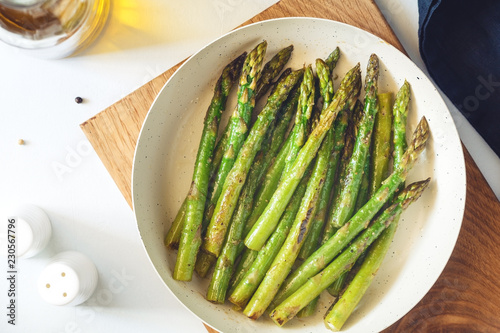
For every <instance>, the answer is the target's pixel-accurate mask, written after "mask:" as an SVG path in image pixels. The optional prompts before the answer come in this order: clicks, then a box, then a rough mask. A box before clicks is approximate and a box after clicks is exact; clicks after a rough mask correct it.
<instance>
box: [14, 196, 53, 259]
mask: <svg viewBox="0 0 500 333" xmlns="http://www.w3.org/2000/svg"><path fill="white" fill-rule="evenodd" d="M13 213H14V214H13V215H12V216H11V217H10V218H15V223H14V225H15V229H14V231H15V235H16V256H17V257H18V258H30V257H33V256H34V255H37V254H38V253H40V252H41V251H42V250H43V249H44V248H45V247H46V246H47V244H48V243H49V240H50V237H51V236H52V225H51V223H50V219H49V217H48V216H47V214H46V213H45V212H44V211H43V210H42V209H41V208H40V207H38V206H35V205H32V204H23V205H20V206H18V207H17V208H16V209H15V210H14V211H13Z"/></svg>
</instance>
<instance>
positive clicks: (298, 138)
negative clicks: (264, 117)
mask: <svg viewBox="0 0 500 333" xmlns="http://www.w3.org/2000/svg"><path fill="white" fill-rule="evenodd" d="M314 93H315V88H314V75H313V71H312V68H311V66H308V67H307V68H306V71H305V74H304V79H303V80H302V83H301V85H300V96H299V104H298V106H297V114H296V116H295V126H294V127H293V129H292V133H290V136H291V137H292V139H291V140H292V143H291V146H290V150H289V151H288V155H287V158H286V163H285V167H284V169H283V173H282V174H283V175H285V174H287V173H288V171H289V170H290V168H291V167H292V165H293V162H294V161H295V158H296V157H297V154H298V152H299V150H300V148H302V146H303V145H304V143H305V141H306V139H307V133H309V131H308V130H307V129H308V124H309V119H311V115H312V110H313V106H314Z"/></svg>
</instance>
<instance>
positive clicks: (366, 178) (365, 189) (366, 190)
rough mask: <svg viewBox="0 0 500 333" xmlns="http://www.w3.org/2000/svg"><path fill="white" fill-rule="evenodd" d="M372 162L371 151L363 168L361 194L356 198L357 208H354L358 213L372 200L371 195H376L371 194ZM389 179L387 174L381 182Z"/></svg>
mask: <svg viewBox="0 0 500 333" xmlns="http://www.w3.org/2000/svg"><path fill="white" fill-rule="evenodd" d="M371 160H372V153H371V152H370V151H369V152H368V154H366V161H365V166H364V167H363V178H361V184H360V185H359V193H358V197H357V198H356V207H355V208H354V211H355V212H357V211H358V210H359V209H360V208H361V207H363V206H364V205H365V203H366V202H367V201H368V199H369V198H370V195H371V194H373V193H375V192H370V181H371V178H370V167H371V164H372V163H371ZM386 177H387V173H386V174H385V176H384V178H383V179H381V180H380V181H382V180H384V179H385V178H386Z"/></svg>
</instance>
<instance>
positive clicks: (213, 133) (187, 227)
mask: <svg viewBox="0 0 500 333" xmlns="http://www.w3.org/2000/svg"><path fill="white" fill-rule="evenodd" d="M245 56H246V54H245V53H244V54H242V55H241V56H239V57H238V58H236V59H235V60H233V61H232V62H231V63H230V64H229V65H227V66H226V67H225V68H224V70H223V71H222V74H221V76H220V78H219V80H218V81H217V84H216V85H215V88H214V96H213V98H212V101H211V103H210V106H209V108H208V110H207V113H206V116H205V121H204V128H203V132H202V134H201V139H200V145H199V148H198V154H197V156H196V161H195V166H194V171H193V181H192V182H191V187H190V189H189V193H188V195H187V198H186V200H185V201H186V204H185V209H186V212H185V213H184V215H185V216H184V218H182V213H180V214H178V215H179V217H178V218H176V220H177V221H179V222H178V223H175V224H174V225H177V226H178V225H179V224H181V225H182V230H183V231H184V232H183V233H182V235H181V236H180V244H179V252H178V257H177V258H178V259H177V262H176V269H175V271H174V278H175V279H179V280H191V276H192V273H193V267H192V266H193V264H194V260H195V258H196V253H197V252H198V248H199V245H200V243H201V232H200V226H201V222H202V219H203V210H204V207H205V200H206V195H207V190H208V181H209V175H210V169H211V167H212V163H211V158H212V153H213V150H214V147H215V141H216V140H217V131H218V128H219V122H220V118H221V114H222V111H223V109H224V108H225V105H226V101H227V96H228V94H229V91H230V90H231V87H232V85H233V82H234V81H235V80H236V77H237V76H238V74H239V72H240V69H241V66H242V63H243V59H244V58H245ZM181 211H182V207H181ZM182 220H184V222H181V221H182ZM177 226H176V227H175V228H172V233H171V237H170V238H169V239H172V240H174V239H176V238H177V237H178V236H175V235H176V234H179V231H178V230H180V228H178V227H177ZM169 243H170V240H169Z"/></svg>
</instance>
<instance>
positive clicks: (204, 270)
mask: <svg viewBox="0 0 500 333" xmlns="http://www.w3.org/2000/svg"><path fill="white" fill-rule="evenodd" d="M216 261H217V258H216V257H215V256H214V255H213V254H211V253H208V252H205V251H199V252H198V257H197V258H196V263H195V266H194V270H195V272H196V274H198V276H199V277H201V278H204V277H206V276H207V274H208V271H209V270H210V268H212V266H213V265H214V264H215V262H216Z"/></svg>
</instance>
